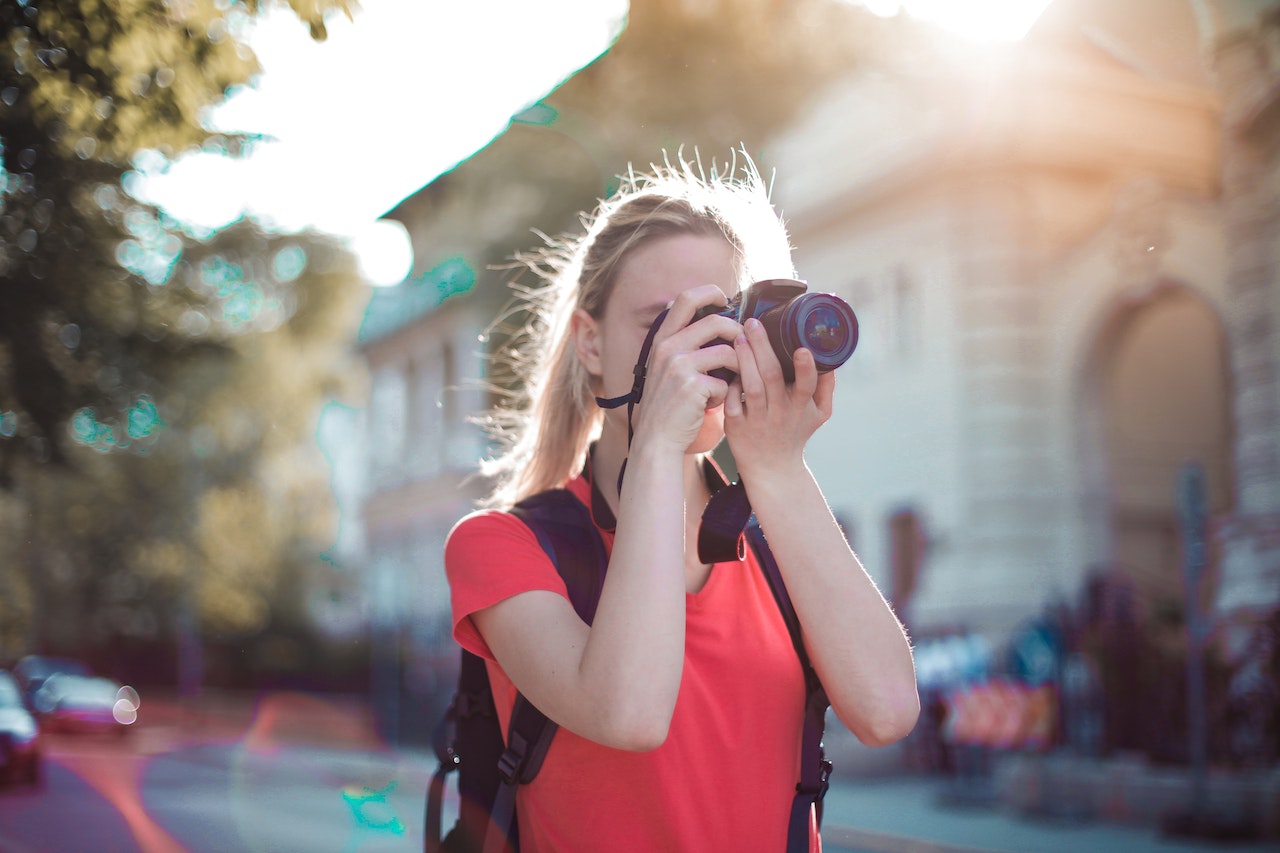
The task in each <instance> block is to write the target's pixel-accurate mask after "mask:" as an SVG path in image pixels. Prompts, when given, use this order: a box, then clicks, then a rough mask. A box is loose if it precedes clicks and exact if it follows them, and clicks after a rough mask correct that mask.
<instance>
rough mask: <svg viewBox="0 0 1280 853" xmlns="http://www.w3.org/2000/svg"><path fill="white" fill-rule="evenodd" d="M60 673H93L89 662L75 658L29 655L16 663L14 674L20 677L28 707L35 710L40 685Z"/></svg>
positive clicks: (19, 681) (84, 674)
mask: <svg viewBox="0 0 1280 853" xmlns="http://www.w3.org/2000/svg"><path fill="white" fill-rule="evenodd" d="M58 673H67V674H69V675H81V676H84V677H86V678H87V677H88V676H91V675H93V673H92V672H91V671H90V669H89V665H88V664H87V663H85V662H84V661H81V660H76V659H75V658H60V657H50V656H49V655H27V656H26V657H24V658H22V660H20V661H18V662H17V664H15V665H14V667H13V674H14V676H15V677H16V678H17V679H18V686H19V687H20V688H22V697H23V699H24V700H25V701H26V703H27V708H28V709H31V710H32V711H34V710H35V695H36V691H37V690H39V689H40V685H42V684H44V682H45V679H47V678H48V677H49V676H51V675H57V674H58Z"/></svg>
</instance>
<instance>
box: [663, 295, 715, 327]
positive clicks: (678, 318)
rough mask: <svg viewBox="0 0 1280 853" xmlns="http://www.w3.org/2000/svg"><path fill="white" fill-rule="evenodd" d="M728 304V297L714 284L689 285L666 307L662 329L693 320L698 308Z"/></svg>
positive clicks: (685, 323)
mask: <svg viewBox="0 0 1280 853" xmlns="http://www.w3.org/2000/svg"><path fill="white" fill-rule="evenodd" d="M728 304H729V297H727V296H725V295H724V291H723V290H721V289H720V288H719V287H718V286H716V285H714V284H704V285H700V286H698V287H691V288H689V289H688V290H685V291H683V292H681V293H680V294H679V295H678V296H677V297H676V298H675V299H673V300H671V305H670V306H669V307H668V309H667V319H666V320H665V321H663V324H662V325H663V327H664V329H665V328H667V327H670V328H672V329H682V328H684V327H685V326H687V325H689V323H691V322H692V321H693V316H694V314H695V313H697V311H698V309H700V308H710V307H715V308H723V307H725V306H726V305H728Z"/></svg>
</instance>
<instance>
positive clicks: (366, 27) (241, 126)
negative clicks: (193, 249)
mask: <svg viewBox="0 0 1280 853" xmlns="http://www.w3.org/2000/svg"><path fill="white" fill-rule="evenodd" d="M360 6H361V9H360V11H358V12H357V13H356V14H355V20H354V22H352V21H349V20H347V18H346V17H345V16H344V15H336V16H332V17H331V18H330V19H329V21H328V29H329V37H328V39H327V40H326V41H324V42H321V43H316V42H314V41H312V40H311V38H310V37H309V35H308V34H307V30H306V27H305V26H304V25H302V24H301V23H300V22H299V21H298V20H297V19H296V18H295V17H293V16H292V14H291V13H289V12H288V11H287V10H286V11H274V12H271V13H269V14H268V15H267V16H266V18H265V19H263V20H262V21H261V22H260V23H257V24H255V25H253V28H252V30H251V34H250V36H249V43H250V45H251V46H252V47H253V49H254V52H255V53H256V54H257V55H258V58H259V61H260V63H261V65H262V69H263V73H262V76H261V78H260V82H259V85H258V86H257V87H256V88H253V89H246V90H243V91H242V92H240V93H238V94H236V95H235V96H233V97H232V98H231V99H229V100H228V102H227V103H226V104H224V105H223V106H221V107H219V108H218V109H216V110H214V111H213V112H212V114H211V124H212V125H213V126H214V128H215V129H217V130H221V131H247V132H252V133H259V134H264V135H266V136H268V137H272V138H273V141H269V142H263V143H261V144H259V145H258V146H257V147H256V150H255V151H254V152H253V153H252V154H251V155H250V156H249V157H247V158H244V159H240V160H233V159H230V158H227V157H223V156H221V155H218V154H212V153H210V154H203V153H202V154H195V155H188V156H186V157H183V158H180V159H179V160H178V161H177V162H176V163H174V164H172V165H171V166H169V168H168V169H167V171H166V172H164V173H163V174H160V173H159V170H157V169H155V168H151V169H144V173H146V174H148V175H149V177H148V179H147V180H146V181H145V182H144V183H143V189H142V192H143V193H144V194H145V195H146V197H147V198H149V199H150V200H151V201H153V202H154V203H156V204H158V205H159V206H161V207H163V208H164V209H165V210H166V211H167V212H168V213H170V214H171V215H172V216H174V217H176V218H178V219H180V220H182V221H184V222H188V223H191V224H194V225H197V226H201V227H205V228H219V227H221V226H223V225H226V224H228V223H230V222H233V221H235V220H236V219H237V218H239V217H240V216H241V215H242V214H243V213H245V212H248V213H250V214H252V215H254V216H255V217H256V218H257V219H259V221H262V222H263V224H264V225H267V226H270V227H275V228H278V229H280V230H285V231H295V230H299V229H301V228H304V227H307V226H314V227H317V228H320V229H322V230H325V231H329V232H332V233H335V234H339V235H350V236H353V237H356V238H358V239H357V240H356V245H355V248H356V250H357V251H358V252H359V253H360V255H361V258H362V262H363V263H362V266H363V267H364V269H365V273H366V275H368V276H369V277H370V278H371V279H372V280H373V281H374V282H375V283H392V282H394V281H396V280H398V279H399V278H400V277H403V275H404V274H405V273H406V272H407V271H408V263H409V258H408V256H407V254H406V247H405V245H404V239H403V236H402V235H397V234H396V233H395V231H394V229H395V227H396V226H394V225H392V224H389V223H383V224H381V225H375V221H376V219H377V217H378V216H379V215H380V214H382V213H385V212H386V211H387V210H388V209H390V208H391V207H393V206H394V205H395V204H396V203H397V202H399V201H400V200H401V199H403V198H404V197H406V196H408V195H410V194H411V193H413V192H414V191H415V190H417V189H418V188H420V187H422V186H424V185H425V184H427V183H429V182H430V181H431V180H432V179H433V178H435V177H436V176H437V175H439V174H440V173H441V172H443V171H446V170H448V169H449V168H450V167H452V166H453V165H454V164H455V163H457V162H458V161H459V160H462V159H465V158H466V157H467V156H469V155H470V154H471V153H473V152H474V151H476V150H478V149H479V148H482V147H483V146H484V145H485V144H486V143H488V141H489V140H490V139H491V138H493V137H494V136H495V135H497V134H498V133H500V132H501V131H502V130H503V129H504V128H505V127H506V123H507V120H508V119H509V118H510V117H511V116H512V115H513V114H515V113H517V112H519V111H521V110H522V109H523V108H524V107H526V106H528V105H529V104H530V103H532V102H533V101H536V100H537V99H538V98H540V97H541V96H543V95H545V94H546V93H547V92H549V91H550V90H551V89H553V88H555V87H556V86H557V85H558V84H559V83H560V81H561V80H563V79H564V78H565V77H567V76H569V75H571V74H572V73H573V72H574V71H576V70H577V69H579V68H580V67H582V66H583V65H586V64H587V63H589V62H591V60H593V59H594V58H595V57H597V56H598V55H599V54H600V53H602V52H603V51H604V50H605V49H606V48H607V47H608V46H609V44H610V43H611V41H612V37H613V36H614V34H615V33H616V32H617V30H618V28H619V27H621V26H622V22H623V21H622V19H623V16H624V15H625V12H626V0H537V2H530V0H465V2H462V0H448V1H447V2H445V0H360Z"/></svg>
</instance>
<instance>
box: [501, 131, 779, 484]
mask: <svg viewBox="0 0 1280 853" xmlns="http://www.w3.org/2000/svg"><path fill="white" fill-rule="evenodd" d="M650 168H651V170H652V171H651V172H649V173H646V174H641V175H636V174H635V173H634V172H631V173H628V174H627V175H626V176H624V178H623V183H622V186H621V188H620V189H619V190H618V192H617V193H616V194H614V195H613V196H612V197H610V198H609V199H606V200H604V201H602V202H601V203H600V204H599V205H598V206H597V208H596V210H595V212H594V214H592V215H591V216H589V217H585V218H584V219H583V224H584V226H585V233H583V234H581V235H580V236H577V237H574V238H564V237H562V238H560V239H548V240H546V246H545V247H544V248H543V249H541V250H540V251H538V252H535V253H532V254H529V255H524V256H521V257H519V258H518V259H517V261H518V266H520V267H522V268H527V269H528V270H530V271H532V272H533V273H534V274H535V275H536V276H537V277H538V278H539V279H541V280H542V281H543V285H542V286H540V287H532V288H530V287H524V286H521V285H519V284H516V283H513V284H512V287H513V289H515V290H516V291H517V293H518V296H519V304H518V306H517V308H518V309H524V310H526V311H527V319H526V321H525V323H524V327H523V328H522V329H521V330H520V333H519V334H518V335H517V336H516V337H515V338H513V341H512V343H511V345H509V346H508V347H507V348H506V350H505V351H504V352H503V353H502V354H501V355H502V356H503V357H504V358H505V360H506V361H507V363H508V366H509V368H510V370H511V371H512V373H513V374H514V375H515V376H516V377H517V378H519V379H521V380H523V390H522V392H520V394H519V395H518V396H517V397H515V398H513V399H510V400H508V401H506V404H505V405H500V406H499V407H498V408H496V409H495V411H494V412H492V413H491V414H490V415H489V417H488V418H487V419H486V420H485V424H486V426H487V427H488V428H489V431H490V433H491V434H493V435H494V437H495V438H497V439H498V440H499V441H500V442H502V444H503V445H504V447H505V449H504V452H502V453H501V454H500V455H499V456H498V457H497V458H495V459H491V460H487V461H486V462H484V463H483V464H482V468H481V470H482V473H484V474H486V475H488V476H491V477H493V478H494V488H493V491H492V493H491V494H490V496H489V497H488V498H487V499H486V500H485V501H483V503H484V504H485V505H487V506H493V507H507V506H511V505H512V504H515V503H517V502H518V501H520V500H522V499H524V498H526V497H528V496H530V495H533V494H536V493H538V492H541V491H545V490H547V489H552V488H557V487H560V486H563V485H564V484H565V483H566V482H568V480H570V479H571V478H572V477H573V476H574V475H576V474H577V473H578V472H579V471H580V470H581V469H582V466H583V464H584V461H585V456H586V452H587V449H588V448H589V447H590V445H591V442H592V441H593V440H595V438H596V437H597V436H598V435H599V432H600V428H601V425H602V423H603V420H604V416H603V412H602V411H601V410H600V408H599V407H598V406H597V405H596V403H595V394H596V393H597V391H598V389H595V388H593V387H592V378H591V377H590V376H589V375H588V373H587V371H586V369H585V368H584V367H583V365H582V363H581V362H580V361H579V360H578V354H577V351H576V349H575V347H574V342H573V335H572V330H571V326H570V320H571V318H572V316H573V313H574V312H575V311H576V310H577V309H579V308H581V309H583V310H585V311H586V312H587V313H588V314H589V315H590V316H592V317H594V318H596V319H600V318H601V317H603V315H604V312H605V308H606V307H607V306H608V304H609V298H610V296H611V295H612V293H613V287H614V283H615V282H616V280H617V276H618V271H619V269H620V268H621V267H622V265H623V264H624V263H625V261H626V260H627V258H628V257H629V256H630V253H631V252H632V251H634V250H635V249H637V248H639V247H641V246H643V245H647V244H648V243H649V242H651V241H653V240H656V239H660V238H663V237H671V236H676V235H684V234H694V235H710V236H719V237H723V238H724V239H725V240H727V241H728V242H729V244H730V246H732V247H733V249H734V254H735V257H736V261H737V268H738V269H737V272H738V278H739V280H738V285H739V286H740V287H742V286H745V285H747V284H749V283H750V282H751V281H756V280H759V279H764V278H788V277H794V275H795V273H794V270H793V267H792V261H791V246H790V243H789V240H788V237H787V232H786V228H785V227H784V226H783V224H782V221H781V219H780V218H779V217H778V214H777V213H776V212H775V211H774V209H773V205H772V203H771V202H770V201H769V193H768V189H767V188H766V187H765V186H764V182H763V180H762V179H761V177H760V174H759V172H758V171H757V169H756V167H755V164H754V163H753V162H752V161H751V159H750V157H748V156H746V154H745V152H743V154H742V157H741V164H740V163H739V157H738V156H737V152H735V155H734V157H732V158H731V160H730V162H729V164H728V166H727V168H726V169H724V170H719V169H717V168H716V165H715V163H712V166H711V171H710V174H709V175H708V174H706V173H705V172H704V170H703V168H702V164H701V162H699V161H697V160H696V157H695V161H694V162H689V161H687V160H685V159H684V158H683V156H682V155H680V154H677V158H676V162H675V163H674V164H673V163H672V162H671V161H670V160H669V159H667V158H664V161H663V164H662V165H661V166H651V167H650Z"/></svg>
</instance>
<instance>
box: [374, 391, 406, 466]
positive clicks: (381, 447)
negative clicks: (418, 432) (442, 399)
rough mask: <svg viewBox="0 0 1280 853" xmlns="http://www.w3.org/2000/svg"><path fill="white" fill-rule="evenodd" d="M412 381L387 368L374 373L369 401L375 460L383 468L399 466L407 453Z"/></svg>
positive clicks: (375, 463) (375, 464) (376, 464)
mask: <svg viewBox="0 0 1280 853" xmlns="http://www.w3.org/2000/svg"><path fill="white" fill-rule="evenodd" d="M408 398H409V391H408V383H407V382H406V377H405V375H404V373H403V372H401V371H400V370H397V369H396V368H395V367H385V368H382V369H381V370H379V371H378V372H377V373H375V374H374V377H373V387H372V389H371V391H370V400H369V424H370V432H371V433H372V436H373V453H374V457H373V461H374V466H375V468H376V469H377V470H379V471H384V470H389V469H391V468H392V467H393V466H395V465H397V464H398V463H399V461H400V459H401V455H402V454H403V453H404V445H405V435H406V431H407V426H408V424H407V423H406V421H407V416H408V402H409V399H408Z"/></svg>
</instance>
